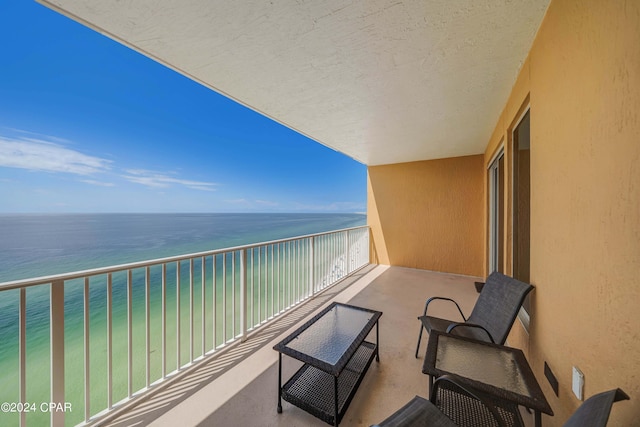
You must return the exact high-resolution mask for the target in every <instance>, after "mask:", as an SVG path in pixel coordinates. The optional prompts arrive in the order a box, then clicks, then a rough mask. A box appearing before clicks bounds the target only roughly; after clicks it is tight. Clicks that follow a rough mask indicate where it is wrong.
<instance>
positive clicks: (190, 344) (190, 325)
mask: <svg viewBox="0 0 640 427" xmlns="http://www.w3.org/2000/svg"><path fill="white" fill-rule="evenodd" d="M189 363H193V258H191V259H190V260H189Z"/></svg>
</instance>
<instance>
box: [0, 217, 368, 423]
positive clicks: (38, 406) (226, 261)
mask: <svg viewBox="0 0 640 427" xmlns="http://www.w3.org/2000/svg"><path fill="white" fill-rule="evenodd" d="M368 263H369V229H368V227H366V226H363V227H355V228H349V229H343V230H337V231H332V232H328V233H319V234H313V235H306V236H301V237H295V238H290V239H282V240H275V241H270V242H265V243H258V244H252V245H245V246H238V247H233V248H226V249H219V250H212V251H207V252H199V253H195V254H189V255H182V256H175V257H169V258H162V259H155V260H151V261H145V262H136V263H131V264H124V265H118V266H112V267H105V268H98V269H94V270H86V271H80V272H74V273H68V274H61V275H55V276H48V277H41V278H35V279H27V280H19V281H14V282H7V283H4V284H0V314H1V315H2V321H3V323H4V327H1V328H0V358H3V359H4V360H5V361H6V360H15V361H16V362H17V363H15V368H16V369H15V372H13V374H10V378H6V377H5V378H4V381H3V384H2V386H3V387H4V393H5V394H4V395H2V392H3V391H1V390H0V396H2V398H0V400H2V399H3V398H4V399H5V400H7V401H10V402H12V405H13V406H14V407H13V408H9V409H14V411H11V410H10V411H4V409H5V408H3V412H2V413H0V418H2V417H4V421H2V422H1V423H0V424H2V425H20V426H25V425H27V423H29V424H30V425H31V424H33V425H39V424H41V423H42V422H43V421H44V422H45V423H47V422H49V423H50V424H51V425H53V426H62V425H65V424H77V423H80V424H82V423H88V422H90V421H91V420H92V419H95V418H97V417H98V416H100V415H103V414H104V413H105V412H108V411H111V410H113V409H114V408H116V407H119V406H121V405H122V404H123V403H125V402H127V401H129V400H130V399H131V398H133V397H134V396H136V395H137V394H140V393H143V392H145V391H146V390H148V389H150V388H151V387H152V386H153V385H154V384H157V383H159V382H161V381H163V380H165V379H166V378H168V377H170V376H172V375H175V374H176V373H178V372H180V371H181V370H184V369H185V368H186V367H188V366H190V365H192V364H193V363H194V362H196V361H198V360H200V359H202V358H204V357H206V356H208V355H210V354H212V353H215V352H216V351H218V350H220V349H221V348H223V347H225V346H227V345H229V344H230V343H232V342H234V341H237V340H244V339H245V338H246V337H247V334H248V333H249V332H250V331H252V330H254V329H255V328H258V327H260V325H262V324H264V323H266V322H268V321H269V320H271V319H273V318H274V317H276V316H278V315H280V314H282V313H284V312H286V311H287V310H288V309H290V308H291V307H293V306H295V305H297V304H299V303H300V302H302V301H304V300H306V299H308V298H310V297H313V295H314V294H315V293H317V292H320V291H322V290H323V289H325V288H327V287H329V286H331V285H333V284H335V283H336V282H338V281H339V280H340V279H342V278H344V277H346V276H347V275H349V274H350V273H352V272H354V271H356V270H358V269H359V268H361V267H363V266H365V265H367V264H368ZM0 326H3V325H0ZM42 365H48V366H49V375H48V376H47V375H46V369H45V368H44V367H43V366H42ZM43 370H44V371H45V372H44V374H43V373H42V371H43ZM11 375H13V376H12V377H11ZM47 382H48V384H46V383H47ZM32 389H33V390H35V389H38V390H40V391H39V394H38V393H36V392H34V393H32V392H31V390H32ZM43 389H48V393H46V392H45V391H43ZM43 405H44V406H43ZM69 410H71V412H69ZM43 418H44V419H43Z"/></svg>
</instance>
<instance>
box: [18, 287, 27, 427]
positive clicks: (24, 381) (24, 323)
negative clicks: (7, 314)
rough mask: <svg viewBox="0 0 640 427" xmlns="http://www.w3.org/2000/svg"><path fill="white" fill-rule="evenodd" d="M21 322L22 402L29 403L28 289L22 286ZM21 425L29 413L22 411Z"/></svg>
mask: <svg viewBox="0 0 640 427" xmlns="http://www.w3.org/2000/svg"><path fill="white" fill-rule="evenodd" d="M19 303H20V307H19V310H20V312H19V316H20V324H19V329H18V331H19V332H18V334H19V341H18V342H19V349H18V355H19V359H20V362H19V367H18V369H19V371H20V403H27V289H26V288H20V301H19ZM19 425H20V427H24V426H26V425H27V413H26V412H25V411H22V412H20V424H19Z"/></svg>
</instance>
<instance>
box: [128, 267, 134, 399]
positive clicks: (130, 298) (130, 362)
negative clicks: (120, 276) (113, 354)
mask: <svg viewBox="0 0 640 427" xmlns="http://www.w3.org/2000/svg"><path fill="white" fill-rule="evenodd" d="M132 281H133V274H132V272H131V270H128V271H127V356H128V358H127V374H128V375H127V376H128V379H127V393H128V396H129V398H131V396H132V395H133V294H132V286H133V283H132Z"/></svg>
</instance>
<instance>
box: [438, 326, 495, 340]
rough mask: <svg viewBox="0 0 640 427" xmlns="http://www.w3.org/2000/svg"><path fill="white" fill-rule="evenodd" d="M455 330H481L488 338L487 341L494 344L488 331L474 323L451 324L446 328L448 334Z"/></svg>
mask: <svg viewBox="0 0 640 427" xmlns="http://www.w3.org/2000/svg"><path fill="white" fill-rule="evenodd" d="M455 328H476V329H482V330H483V331H484V332H485V333H486V334H487V336H488V337H489V340H491V343H492V344H495V343H496V342H495V340H494V339H493V337H492V336H491V333H490V332H489V331H487V329H486V328H484V327H483V326H480V325H478V324H475V323H452V324H451V325H449V327H448V328H447V333H448V334H450V333H452V332H451V331H453V330H454V329H455Z"/></svg>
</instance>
